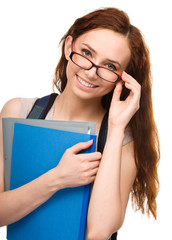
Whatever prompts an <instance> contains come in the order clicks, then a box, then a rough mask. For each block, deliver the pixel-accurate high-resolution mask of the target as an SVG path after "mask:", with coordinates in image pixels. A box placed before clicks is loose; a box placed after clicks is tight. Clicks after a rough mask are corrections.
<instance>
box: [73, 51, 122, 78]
mask: <svg viewBox="0 0 172 240" xmlns="http://www.w3.org/2000/svg"><path fill="white" fill-rule="evenodd" d="M74 54H77V55H79V56H81V57H83V58H85V59H87V60H88V61H89V62H90V63H91V64H92V66H91V67H90V68H84V67H81V66H80V65H78V64H77V63H76V62H74V61H73V59H72V57H73V55H74ZM69 57H70V59H71V61H72V62H73V63H74V64H75V65H77V66H78V67H80V68H82V69H85V70H90V69H91V68H92V67H95V68H96V69H97V70H96V74H97V75H98V76H99V77H100V78H101V79H103V80H104V81H107V82H110V83H116V82H119V81H120V80H122V77H121V76H120V75H119V74H118V73H116V72H115V71H113V70H110V69H108V68H106V67H102V66H99V65H96V64H95V63H93V62H92V61H91V60H90V59H88V58H87V57H85V56H83V55H82V54H80V53H77V52H75V51H72V52H71V54H70V56H69ZM99 68H104V69H106V70H108V71H110V72H113V73H114V74H116V75H117V76H118V78H117V80H115V81H109V80H107V79H104V78H102V77H101V76H100V75H99V74H98V69H99Z"/></svg>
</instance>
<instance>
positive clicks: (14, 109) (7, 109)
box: [0, 98, 21, 118]
mask: <svg viewBox="0 0 172 240" xmlns="http://www.w3.org/2000/svg"><path fill="white" fill-rule="evenodd" d="M20 109H21V98H13V99H10V100H9V101H8V102H6V103H5V105H4V107H3V108H2V110H1V114H0V116H1V118H2V117H15V118H18V117H19V116H20Z"/></svg>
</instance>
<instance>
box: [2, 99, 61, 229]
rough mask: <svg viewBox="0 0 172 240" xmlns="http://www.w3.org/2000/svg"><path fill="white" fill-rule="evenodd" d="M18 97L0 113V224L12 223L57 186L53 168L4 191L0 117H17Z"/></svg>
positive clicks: (44, 198)
mask: <svg viewBox="0 0 172 240" xmlns="http://www.w3.org/2000/svg"><path fill="white" fill-rule="evenodd" d="M20 105H21V103H20V99H17V98H16V99H12V100H10V101H9V102H7V103H6V104H5V106H4V107H3V109H2V111H1V114H0V138H1V139H0V140H1V141H0V226H3V225H7V224H10V223H13V222H15V221H17V220H19V219H21V218H22V217H24V216H25V215H27V214H28V213H30V212H31V211H33V210H34V209H36V208H37V207H38V206H40V205H41V204H42V203H43V202H45V201H46V200H47V199H48V198H50V197H51V196H52V195H53V194H54V193H55V192H56V191H57V190H59V186H58V184H57V182H58V180H57V174H56V172H55V170H54V169H52V170H51V171H49V172H47V173H46V174H44V175H42V176H41V177H39V178H37V179H35V180H33V181H32V182H30V183H28V184H26V185H24V186H22V187H20V188H17V189H15V190H12V191H6V192H4V161H3V145H2V141H3V139H2V121H1V120H2V118H3V117H16V118H18V117H19V113H20Z"/></svg>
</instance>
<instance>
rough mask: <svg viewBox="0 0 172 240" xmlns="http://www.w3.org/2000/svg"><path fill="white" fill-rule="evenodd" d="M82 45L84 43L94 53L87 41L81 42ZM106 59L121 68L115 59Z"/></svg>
mask: <svg viewBox="0 0 172 240" xmlns="http://www.w3.org/2000/svg"><path fill="white" fill-rule="evenodd" d="M82 44H83V45H85V46H86V47H88V48H89V49H90V50H91V51H92V52H94V53H96V51H95V50H94V49H93V48H92V47H91V46H90V45H89V44H87V43H82ZM106 60H107V61H109V62H112V63H115V64H118V65H119V67H120V68H121V64H120V63H119V62H117V61H115V60H112V59H106Z"/></svg>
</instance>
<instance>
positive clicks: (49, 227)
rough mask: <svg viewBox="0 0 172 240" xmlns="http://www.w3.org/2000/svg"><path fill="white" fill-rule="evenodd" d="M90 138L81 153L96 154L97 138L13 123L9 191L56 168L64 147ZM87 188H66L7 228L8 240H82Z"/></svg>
mask: <svg viewBox="0 0 172 240" xmlns="http://www.w3.org/2000/svg"><path fill="white" fill-rule="evenodd" d="M90 139H93V145H92V146H91V147H90V148H89V149H87V150H84V151H83V153H84V152H85V153H89V152H94V151H95V143H96V136H95V135H89V134H83V133H75V132H69V131H63V130H56V129H49V128H43V127H36V126H29V125H25V124H20V123H15V124H14V136H13V149H12V160H11V185H10V189H15V188H18V187H20V186H22V185H24V184H26V183H28V182H30V181H32V180H33V179H35V178H37V177H39V176H41V175H42V174H44V173H45V172H47V171H48V170H50V169H52V168H53V167H55V166H57V164H58V162H59V161H60V159H61V157H62V155H63V153H64V152H65V150H66V149H67V148H70V147H71V146H73V145H75V144H77V143H79V142H86V141H89V140H90ZM89 194H90V185H85V186H80V187H75V188H66V189H62V190H60V191H58V192H56V193H55V194H54V195H53V196H52V197H51V198H50V199H49V200H48V201H46V202H45V203H44V204H42V205H41V206H40V207H38V208H37V209H36V210H34V211H33V212H31V213H30V214H28V215H27V216H26V217H24V218H22V219H21V220H19V221H17V222H15V223H12V224H10V225H8V230H7V239H8V240H31V239H32V240H39V239H40V240H49V239H52V240H53V239H58V240H68V239H70V240H83V239H84V234H85V226H86V217H87V209H88V201H89Z"/></svg>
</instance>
